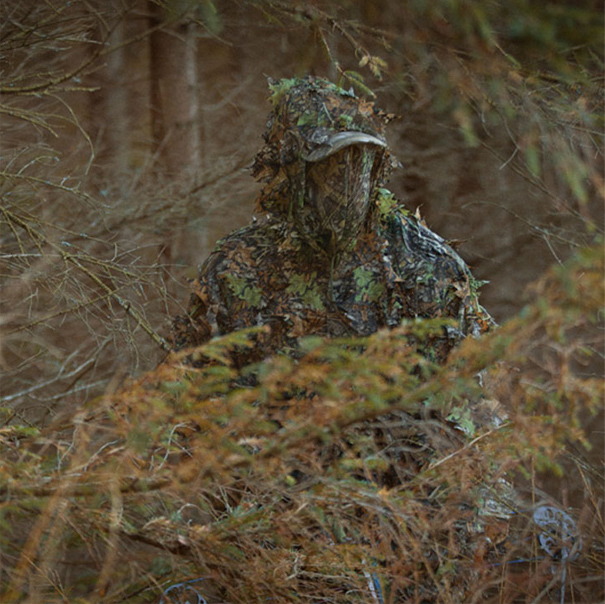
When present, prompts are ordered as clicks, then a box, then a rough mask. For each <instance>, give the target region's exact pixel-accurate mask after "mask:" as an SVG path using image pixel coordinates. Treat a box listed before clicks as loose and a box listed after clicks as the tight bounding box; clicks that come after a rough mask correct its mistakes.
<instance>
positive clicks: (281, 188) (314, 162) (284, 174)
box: [253, 76, 391, 250]
mask: <svg viewBox="0 0 605 604" xmlns="http://www.w3.org/2000/svg"><path fill="white" fill-rule="evenodd" d="M269 86H270V89H271V92H272V94H271V97H270V101H271V104H272V105H273V109H272V111H271V114H270V115H269V120H268V122H267V127H266V130H265V134H264V140H265V144H264V146H263V148H262V149H261V150H260V152H259V153H258V154H257V156H256V158H255V161H254V165H253V175H254V177H255V178H256V179H257V180H260V181H263V182H266V183H268V184H267V185H266V186H265V187H264V188H263V190H262V192H261V194H260V196H259V199H258V210H259V211H266V212H270V213H273V214H276V215H278V216H280V217H282V218H287V219H290V220H292V222H293V225H294V226H295V227H296V228H297V230H298V231H299V232H300V234H301V235H302V236H303V238H305V240H307V241H308V242H309V243H311V244H312V246H313V247H315V248H322V249H326V246H327V247H329V248H331V249H333V250H335V249H336V248H337V247H338V248H342V247H343V246H344V245H345V244H346V242H347V240H349V239H352V238H353V237H354V236H355V234H356V232H357V231H358V230H359V228H360V222H363V221H365V220H366V219H367V218H368V216H370V215H372V214H373V211H372V207H371V206H370V205H367V207H364V206H363V205H361V204H360V202H359V198H360V197H365V198H366V200H367V198H369V197H371V196H372V195H373V192H374V191H375V189H376V187H377V186H379V185H381V184H382V183H383V182H384V181H385V180H386V176H387V174H388V172H389V171H390V166H391V161H390V156H389V152H388V149H387V144H386V140H385V125H386V123H387V121H388V118H387V116H386V114H385V113H383V112H382V111H380V110H378V109H376V108H375V107H374V104H373V103H372V102H370V101H368V100H366V99H363V98H358V97H357V96H356V95H355V93H354V92H353V91H352V90H350V91H347V90H344V89H343V88H340V87H339V86H336V85H335V84H332V83H331V82H329V81H328V80H325V79H323V78H317V77H312V76H309V77H306V78H300V79H299V78H295V79H284V80H280V81H274V80H271V81H270V82H269ZM353 148H355V149H357V151H356V155H355V156H353V152H351V153H349V152H348V150H349V149H353ZM336 156H338V159H337V160H334V158H335V157H336ZM330 162H331V165H330ZM344 164H347V166H345V165H344ZM318 165H321V167H318ZM322 170H323V172H324V173H321V171H322ZM312 177H314V180H315V183H316V184H315V185H314V188H312V190H311V191H310V189H309V183H311V181H312V180H313V178H312ZM355 179H356V180H357V181H359V182H358V183H354V184H353V185H348V190H346V189H344V188H343V190H342V191H341V192H340V194H338V193H335V194H331V193H330V195H331V197H330V199H329V204H328V205H329V206H330V207H326V203H324V202H323V201H321V202H318V201H317V200H322V199H323V200H324V201H325V198H326V195H327V194H325V191H323V190H322V187H321V184H317V183H321V182H322V181H323V182H325V183H327V185H326V186H327V187H330V186H331V187H332V192H335V191H336V189H337V185H338V183H344V182H349V181H351V182H352V181H354V180H355ZM311 186H312V187H313V185H311ZM364 203H365V202H364ZM337 206H338V211H335V210H334V209H335V208H336V207H337ZM327 239H331V242H328V241H327Z"/></svg>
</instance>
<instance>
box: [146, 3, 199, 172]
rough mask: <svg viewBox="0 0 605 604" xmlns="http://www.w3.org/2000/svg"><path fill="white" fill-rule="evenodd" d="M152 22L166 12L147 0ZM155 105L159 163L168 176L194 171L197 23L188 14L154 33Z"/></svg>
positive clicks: (196, 149)
mask: <svg viewBox="0 0 605 604" xmlns="http://www.w3.org/2000/svg"><path fill="white" fill-rule="evenodd" d="M149 6H150V10H151V14H152V23H153V25H158V24H160V23H161V22H162V19H165V18H166V12H165V11H164V10H163V9H161V8H160V7H158V6H157V5H156V4H154V3H151V2H150V3H149ZM150 64H151V105H152V107H151V110H152V120H153V128H152V130H153V140H154V147H155V153H156V155H157V157H158V159H159V162H160V165H159V166H158V167H159V168H160V169H161V171H162V172H164V173H165V174H167V175H169V176H175V175H178V174H181V175H182V174H186V173H191V172H193V171H195V170H196V168H197V167H198V166H199V163H200V136H199V128H198V125H199V124H198V121H199V120H198V115H199V99H198V76H197V69H198V64H197V41H196V37H195V26H194V24H192V23H187V21H186V19H185V18H184V17H181V18H179V19H177V20H176V21H174V22H172V23H170V24H167V25H166V27H165V28H162V29H161V30H159V31H156V32H154V33H153V34H152V35H151V37H150Z"/></svg>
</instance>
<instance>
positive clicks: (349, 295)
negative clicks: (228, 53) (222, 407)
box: [174, 77, 492, 366]
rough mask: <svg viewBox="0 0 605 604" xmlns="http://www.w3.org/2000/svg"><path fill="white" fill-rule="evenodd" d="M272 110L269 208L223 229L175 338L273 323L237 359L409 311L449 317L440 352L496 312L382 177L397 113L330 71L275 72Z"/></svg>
mask: <svg viewBox="0 0 605 604" xmlns="http://www.w3.org/2000/svg"><path fill="white" fill-rule="evenodd" d="M270 89H271V91H272V94H271V97H270V101H271V103H272V106H273V109H272V111H271V113H270V116H269V120H268V122H267V127H266V131H265V134H264V140H265V144H264V146H263V147H262V149H261V150H260V152H259V153H258V155H257V156H256V158H255V161H254V165H253V175H254V177H255V178H256V179H257V180H260V181H262V182H264V183H266V184H265V186H264V188H263V189H262V191H261V193H260V195H259V197H258V200H257V210H258V211H259V212H262V214H263V216H262V218H260V219H259V220H256V219H255V220H254V221H253V222H252V223H251V224H250V225H248V226H246V227H244V228H242V229H240V230H237V231H235V232H233V233H231V234H230V235H228V236H227V237H225V238H224V239H223V240H221V241H220V242H219V243H218V245H217V247H216V249H215V250H214V252H212V254H211V255H210V257H209V258H208V259H207V260H206V262H205V263H204V264H203V265H202V266H201V268H200V269H199V276H198V277H197V279H195V280H194V283H193V293H192V296H191V300H190V303H189V307H188V312H187V315H186V316H183V317H177V318H176V319H175V321H174V334H175V347H176V348H177V349H181V348H185V347H191V346H196V345H199V344H202V343H204V342H206V341H207V340H208V339H210V338H211V337H213V336H215V335H219V334H226V333H229V332H232V331H234V330H238V329H241V328H245V327H251V326H255V325H265V326H268V329H267V332H268V333H267V334H265V335H264V336H263V337H260V338H259V339H258V341H257V345H256V347H255V348H254V349H253V351H252V352H247V353H246V356H245V357H244V356H241V357H240V358H238V359H236V361H237V364H238V365H240V366H241V365H243V364H246V363H248V362H250V361H255V360H259V359H261V358H264V357H266V356H268V355H270V354H272V353H273V352H275V351H277V350H282V351H286V352H289V353H295V349H296V347H297V341H298V339H299V338H300V337H301V336H307V335H311V334H313V335H318V336H351V335H353V336H355V335H358V336H365V335H369V334H371V333H374V332H375V331H377V330H378V329H380V328H385V327H386V328H392V327H395V326H397V325H399V324H400V323H401V321H402V319H406V318H407V319H415V318H420V319H430V318H438V317H443V318H450V319H453V320H454V324H455V327H454V328H449V329H447V330H444V334H443V337H440V338H438V341H433V342H431V346H430V349H431V350H430V354H432V355H434V356H435V358H436V359H437V360H439V361H441V360H443V359H445V357H446V356H447V353H448V352H449V350H450V349H451V348H452V347H453V346H454V345H455V344H456V343H457V342H458V341H460V339H461V338H463V337H465V336H466V335H469V334H472V335H479V334H481V333H482V332H484V331H486V330H487V329H489V327H490V325H491V323H492V321H491V319H490V317H489V315H488V314H487V313H486V312H485V311H484V310H483V309H482V308H481V306H480V305H479V303H478V301H477V294H476V291H475V286H474V284H475V281H474V280H473V277H472V275H471V273H470V271H469V269H468V267H467V265H466V264H465V263H464V261H463V260H462V259H461V258H460V256H459V255H458V254H457V253H456V252H455V251H454V250H453V249H452V248H451V247H450V246H449V245H447V243H446V242H445V241H444V240H443V239H442V238H441V237H439V235H436V234H435V233H433V232H432V231H430V230H429V229H428V228H426V226H424V225H423V224H422V222H421V221H419V220H418V219H417V218H416V217H414V216H413V215H411V214H410V213H409V212H408V211H407V210H406V209H404V208H403V207H401V206H400V205H399V204H398V203H397V202H396V200H395V199H394V197H393V196H392V194H391V193H390V192H389V191H388V190H386V189H385V188H383V186H384V183H385V182H386V179H387V177H388V175H389V172H390V171H391V168H392V164H393V160H392V158H391V156H390V153H389V149H388V147H387V143H386V140H385V125H386V123H387V121H388V116H387V115H386V114H385V113H383V112H382V111H380V110H378V109H376V108H375V106H374V104H373V103H372V102H369V101H368V100H366V99H363V98H358V97H357V96H356V95H355V94H354V93H353V91H352V90H349V91H347V90H344V89H342V88H340V87H338V86H336V85H335V84H333V83H331V82H329V81H327V80H325V79H323V78H318V77H306V78H303V79H284V80H281V81H279V82H276V81H271V82H270Z"/></svg>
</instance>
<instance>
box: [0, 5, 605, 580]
mask: <svg viewBox="0 0 605 604" xmlns="http://www.w3.org/2000/svg"><path fill="white" fill-rule="evenodd" d="M602 9H603V7H602V3H601V2H598V1H597V0H558V1H548V0H545V1H543V2H531V1H529V0H508V1H506V2H496V1H491V0H488V1H486V2H482V1H478V0H408V1H402V2H389V1H388V0H341V1H335V0H333V1H331V0H325V1H321V0H316V1H310V2H302V1H298V0H292V1H286V0H284V1H278V0H213V1H211V0H149V1H144V0H103V1H101V0H87V1H84V0H71V1H67V0H49V1H47V2H40V1H37V0H20V1H16V0H5V1H4V2H2V3H1V4H0V293H1V295H0V372H1V384H0V407H1V409H0V413H1V415H0V419H1V422H0V427H1V430H3V431H4V432H2V434H4V437H5V438H7V439H8V440H9V441H10V442H13V441H11V440H10V439H12V438H17V440H18V438H21V437H23V436H27V435H28V434H29V433H28V432H27V430H31V431H32V432H31V433H32V434H33V433H36V434H37V433H38V431H39V430H40V429H43V428H45V427H47V426H49V425H51V424H53V422H58V421H59V422H60V421H61V420H62V418H65V417H67V416H70V415H71V414H73V413H74V412H77V411H78V410H79V409H80V408H82V406H83V405H86V404H89V403H90V401H94V400H96V399H95V397H98V396H100V395H102V394H104V393H111V392H115V391H116V390H117V389H118V388H119V387H120V386H121V385H122V384H123V383H124V381H125V380H126V378H129V377H132V376H136V375H140V374H142V373H143V372H145V371H148V370H151V369H153V368H154V367H156V366H157V364H158V363H159V362H160V361H161V360H162V359H164V358H165V356H166V354H167V352H168V349H169V342H168V337H169V324H170V317H172V316H174V315H175V314H177V313H179V312H182V310H183V308H184V306H185V305H186V303H187V299H188V288H187V282H186V279H187V278H188V277H192V276H193V275H194V274H195V270H196V266H197V265H198V264H199V263H200V262H201V261H203V260H204V259H205V257H206V256H207V255H208V254H209V252H210V251H211V250H212V248H213V246H214V244H215V242H216V241H217V240H218V239H219V238H220V237H222V236H224V235H225V234H227V233H228V232H230V231H231V230H232V229H234V228H236V227H239V226H242V225H244V224H246V223H247V222H248V221H249V220H250V219H251V216H252V214H253V212H254V199H255V196H256V194H257V192H258V190H259V185H258V184H256V183H255V182H254V181H253V179H252V178H251V175H250V171H249V166H250V165H251V163H252V159H253V157H254V154H255V153H256V151H257V150H258V149H259V147H260V145H261V134H262V132H263V130H264V126H265V121H266V117H267V113H268V110H269V107H268V103H267V96H268V89H267V80H266V78H267V76H270V77H273V78H280V77H292V76H300V75H306V74H315V75H320V76H325V77H328V78H329V79H331V80H333V81H335V82H338V83H340V84H341V85H343V86H344V87H349V86H353V87H354V88H355V89H356V90H357V92H358V93H359V94H370V91H373V92H374V94H375V95H376V99H375V100H376V103H377V105H378V106H379V107H380V108H383V109H385V110H386V111H388V112H390V113H394V114H396V115H397V116H398V118H397V119H396V120H395V121H393V122H392V123H391V125H390V131H389V135H388V140H389V143H390V145H391V147H392V149H393V152H394V154H395V155H396V157H397V158H398V159H399V160H400V162H401V164H402V168H401V169H399V170H398V171H396V172H395V173H394V174H393V176H392V178H391V182H390V183H389V186H390V188H391V189H392V191H393V192H394V193H395V194H396V196H398V197H399V198H401V199H402V200H403V201H404V202H405V203H406V205H407V206H408V207H409V208H410V209H411V210H416V209H418V210H419V212H420V214H421V215H422V216H423V218H424V219H425V220H426V222H427V224H428V226H429V227H430V228H432V229H433V230H435V231H436V232H438V233H439V234H440V235H442V236H443V237H445V238H446V239H449V240H453V241H455V242H456V245H457V248H458V250H459V252H460V254H461V255H462V257H463V258H464V259H465V260H466V261H467V263H468V264H469V265H470V266H471V268H472V270H473V273H474V275H475V277H476V278H477V279H478V280H483V281H488V282H489V283H488V284H487V285H485V286H484V287H483V290H482V292H483V293H482V298H481V301H482V304H483V305H484V306H485V307H486V309H487V310H488V311H489V312H490V313H491V314H492V315H493V316H494V318H495V319H496V320H497V321H498V322H499V323H506V322H507V321H508V320H509V319H512V318H513V317H515V316H517V315H518V313H519V312H520V311H521V310H522V309H523V308H524V306H525V305H526V304H528V303H534V302H536V300H537V298H536V296H537V295H538V294H537V292H538V291H542V290H539V288H538V289H536V288H534V289H531V288H530V289H529V290H528V289H527V288H528V286H529V285H530V284H531V283H533V282H535V281H536V280H537V279H539V278H540V277H541V276H542V275H544V273H545V271H546V270H547V269H549V267H552V266H553V265H554V266H562V265H563V264H564V263H565V262H566V261H568V259H570V258H571V257H572V256H573V255H574V254H576V253H577V252H578V251H579V250H582V249H583V248H585V247H586V246H595V245H602V232H603V201H604V188H603V187H604V186H603V12H602ZM579 274H581V271H580V273H579ZM599 287H600V286H599ZM597 289H598V287H597ZM595 295H596V296H597V299H600V300H601V301H602V290H600V289H598V291H597V292H596V293H595ZM553 304H556V302H554V303H553ZM601 326H602V325H601ZM587 342H589V344H587V346H588V348H590V350H591V351H592V352H595V351H596V355H593V356H592V358H591V359H592V360H588V361H586V362H585V363H584V364H582V365H578V366H577V367H576V369H577V370H578V371H579V372H580V373H581V374H582V375H585V376H591V377H593V376H595V375H599V374H600V372H601V371H602V367H603V360H602V359H603V357H602V331H600V327H599V326H595V327H594V330H593V331H592V332H591V333H590V335H589V336H587ZM582 417H583V418H584V420H585V423H584V424H583V426H584V429H585V430H586V433H587V436H588V439H589V440H590V441H591V442H592V443H593V445H594V448H593V449H592V453H590V454H589V457H590V459H592V460H593V462H594V463H598V461H599V459H600V458H601V457H602V451H603V427H602V422H603V415H602V414H600V415H597V416H591V417H589V416H588V415H586V414H585V415H584V416H582ZM15 426H19V427H20V428H19V429H20V430H22V432H19V434H18V435H17V436H15V434H16V433H15V428H14V427H15ZM11 430H13V431H12V432H11ZM7 442H8V441H7ZM15 442H16V441H15ZM565 488H567V489H568V490H569V492H573V489H574V488H579V487H578V486H577V485H575V486H573V485H571V486H570V485H568V486H567V487H565ZM556 489H558V490H559V491H558V494H559V496H560V497H562V498H563V499H565V498H566V497H568V496H569V492H568V494H567V495H565V493H564V494H563V495H561V492H560V489H561V486H560V484H558V486H557V487H556ZM564 503H569V501H564ZM0 572H1V571H0Z"/></svg>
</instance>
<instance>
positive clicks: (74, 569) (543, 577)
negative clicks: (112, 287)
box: [0, 246, 604, 603]
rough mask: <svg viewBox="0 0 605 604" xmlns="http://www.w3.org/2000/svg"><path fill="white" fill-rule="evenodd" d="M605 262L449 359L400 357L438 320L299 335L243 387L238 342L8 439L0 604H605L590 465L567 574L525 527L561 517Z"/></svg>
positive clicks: (597, 387) (598, 491)
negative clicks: (540, 511)
mask: <svg viewBox="0 0 605 604" xmlns="http://www.w3.org/2000/svg"><path fill="white" fill-rule="evenodd" d="M602 252H603V249H602V247H601V246H597V247H595V248H592V249H586V250H584V251H583V252H582V253H581V254H579V255H577V256H576V257H574V259H573V260H572V261H570V262H569V263H568V264H567V265H566V266H565V267H557V269H555V270H552V271H551V272H550V273H549V274H548V275H547V276H546V277H545V278H543V279H542V280H541V281H540V282H539V283H538V284H537V285H536V286H535V290H534V295H535V298H534V301H533V302H532V303H530V304H528V305H527V306H526V307H525V308H524V309H523V311H522V312H521V313H520V314H519V316H517V317H516V318H514V319H513V320H511V321H509V322H508V323H507V324H505V325H504V326H502V327H501V328H499V329H498V330H496V331H495V332H494V333H492V334H489V335H488V336H486V337H483V338H481V339H480V340H471V339H467V341H465V342H464V344H463V345H462V346H461V347H460V348H459V349H458V350H456V351H455V353H454V354H453V355H452V357H451V359H450V360H449V362H448V363H447V364H446V365H445V366H437V365H434V364H432V363H431V362H429V361H428V360H427V359H426V358H424V357H422V356H421V355H419V354H418V353H417V352H416V349H415V347H414V346H413V345H412V344H411V342H413V339H414V337H415V336H417V335H418V330H419V329H422V330H424V331H425V332H426V330H427V329H429V330H439V329H441V328H442V327H441V326H440V325H439V324H434V325H430V326H429V327H427V326H426V325H421V326H419V325H418V324H417V323H415V322H409V323H405V324H403V325H402V326H401V327H399V328H397V329H394V330H392V331H381V332H378V333H377V334H375V335H373V336H370V337H368V338H364V339H360V340H332V341H330V340H323V339H308V340H306V341H304V350H305V355H304V356H303V357H302V358H301V359H300V360H298V361H295V360H293V359H291V358H288V357H285V356H276V357H275V358H272V359H269V360H267V361H266V362H264V363H262V364H260V365H257V366H254V367H249V368H246V369H245V370H243V371H242V372H239V373H238V372H237V371H236V370H235V369H233V368H232V367H231V366H230V365H229V361H228V358H229V354H228V351H229V350H230V349H232V348H233V347H241V346H247V345H250V343H251V342H252V341H253V338H251V337H250V336H251V332H250V331H243V332H235V333H233V334H230V335H228V336H226V337H223V338H220V339H218V340H214V341H212V342H210V343H208V344H207V345H205V346H202V347H200V348H198V349H195V350H189V351H185V352H184V353H179V354H173V355H172V356H170V357H169V358H168V359H167V361H166V362H165V363H163V364H161V365H160V366H159V367H158V368H157V369H156V370H155V371H152V372H150V373H147V374H146V375H144V376H143V377H142V378H140V379H136V380H131V381H129V382H128V383H127V384H126V385H125V386H124V387H123V388H121V389H119V390H118V391H117V392H115V393H114V394H108V395H105V396H101V397H99V398H96V399H94V400H92V401H90V402H89V403H88V404H87V405H86V407H85V408H84V409H81V410H79V411H77V412H74V413H73V414H72V415H71V416H69V417H66V418H64V419H63V420H62V421H61V423H59V424H54V425H52V426H50V427H49V428H45V429H42V430H36V429H31V428H25V427H23V426H19V425H11V426H6V427H5V428H3V429H2V431H1V432H0V435H1V446H2V458H3V464H2V474H1V476H0V480H1V483H0V484H1V486H0V492H1V495H2V503H1V507H0V517H1V522H2V531H1V535H2V536H1V539H2V543H1V546H2V551H3V560H2V562H3V570H2V573H3V584H5V585H7V587H5V589H4V592H3V595H2V597H3V600H2V601H7V602H10V601H24V602H41V601H44V602H100V601H102V602H115V603H117V602H158V601H160V598H161V596H162V593H163V592H164V591H166V590H167V589H169V587H170V585H174V584H175V583H183V582H186V581H192V583H188V584H187V583H183V584H184V585H189V588H190V590H191V593H194V592H195V590H197V593H198V594H201V595H200V597H202V596H203V597H204V598H205V599H206V600H207V601H208V602H284V603H286V602H290V603H292V602H310V601H321V602H385V603H386V602H410V603H412V602H414V603H421V602H470V601H473V602H499V603H501V602H549V601H554V602H558V601H574V602H596V601H598V600H599V598H602V596H603V591H602V581H601V577H602V572H603V549H602V538H603V534H604V533H603V529H604V525H603V518H602V497H603V490H602V487H603V485H602V483H601V482H600V479H599V473H598V469H596V468H590V467H588V466H587V465H586V463H582V462H581V459H578V460H577V471H578V472H579V473H581V474H582V477H583V479H584V483H585V493H586V497H585V500H584V501H583V502H582V509H573V510H572V509H570V510H568V511H567V512H569V514H570V517H573V518H574V523H576V525H575V526H577V530H578V534H577V535H573V536H572V537H570V538H571V539H572V541H573V548H575V550H574V551H573V555H571V553H570V554H569V555H567V556H561V554H560V551H566V550H565V547H568V546H569V547H572V546H570V545H569V544H568V545H567V546H561V550H560V551H559V556H558V559H557V554H556V552H555V553H554V554H553V555H552V557H551V556H549V555H548V553H547V552H546V551H545V550H544V549H543V547H541V546H540V543H541V541H540V533H541V529H540V527H538V526H536V524H535V523H533V522H532V513H533V510H535V509H536V507H537V506H539V505H546V504H547V505H553V506H559V507H560V505H561V504H560V503H558V502H556V501H553V500H552V499H550V498H549V497H548V495H547V494H545V493H543V492H541V491H540V490H539V489H538V487H537V485H536V484H535V481H534V482H532V478H534V479H535V477H536V475H537V473H538V472H540V471H541V470H545V469H549V470H550V471H554V472H557V470H558V468H559V465H560V463H561V461H562V459H563V457H564V456H565V450H566V449H565V445H566V443H579V444H580V445H586V444H587V443H586V440H585V439H586V434H585V433H584V431H583V422H585V421H586V414H587V413H588V414H594V413H596V412H597V411H598V409H599V408H600V405H601V403H602V394H603V393H602V382H601V381H600V380H599V379H598V378H596V377H591V376H590V375H581V374H579V372H578V371H577V370H576V369H575V368H574V364H575V363H580V364H585V363H586V362H587V359H589V358H590V357H591V355H592V356H593V355H594V354H596V353H597V349H598V345H599V343H600V342H594V341H592V338H593V335H594V333H595V327H597V325H600V326H602V316H601V315H600V312H601V307H602V300H603V286H602V274H603V254H602ZM253 331H254V330H253ZM190 355H195V356H196V357H198V358H205V359H206V360H207V361H208V362H207V363H206V364H205V365H203V366H202V367H201V368H194V367H192V366H191V365H190V364H189V363H188V362H186V361H187V360H188V359H187V357H188V356H190ZM448 418H449V419H448ZM523 485H526V486H527V485H529V487H528V488H525V487H524V486H523ZM567 512H566V513H567ZM551 554H552V551H551ZM174 593H176V592H174ZM169 595H170V593H169V592H167V595H166V596H165V597H164V601H165V602H168V601H169V599H168V598H169ZM173 595H174V594H173ZM562 597H565V598H567V599H565V600H563V599H561V598H562Z"/></svg>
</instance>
